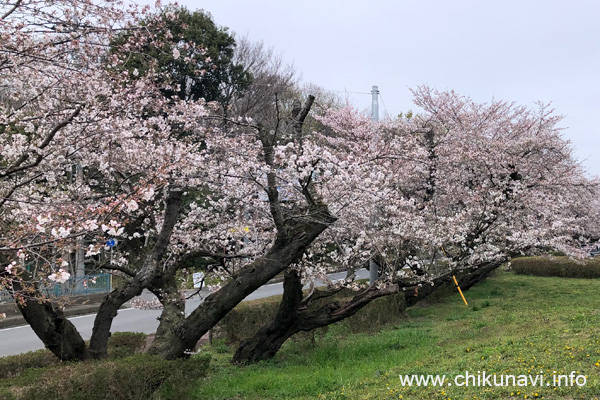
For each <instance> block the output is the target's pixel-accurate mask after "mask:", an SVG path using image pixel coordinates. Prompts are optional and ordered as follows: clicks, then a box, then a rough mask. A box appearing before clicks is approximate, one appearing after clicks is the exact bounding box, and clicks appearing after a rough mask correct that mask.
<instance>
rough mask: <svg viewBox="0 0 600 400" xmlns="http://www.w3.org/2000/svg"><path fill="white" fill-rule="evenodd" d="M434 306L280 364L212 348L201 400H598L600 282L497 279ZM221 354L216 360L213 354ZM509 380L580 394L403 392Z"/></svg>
mask: <svg viewBox="0 0 600 400" xmlns="http://www.w3.org/2000/svg"><path fill="white" fill-rule="evenodd" d="M466 297H467V300H468V301H469V305H470V307H466V306H465V305H464V304H463V303H462V301H461V299H460V297H459V296H458V294H453V295H451V296H449V297H445V298H442V299H438V300H430V301H428V302H427V304H424V303H423V304H420V305H419V306H416V307H414V308H412V309H410V310H409V311H408V312H407V315H406V319H405V320H403V321H398V324H397V325H395V326H388V327H386V328H383V329H382V330H381V332H379V333H377V334H350V333H349V330H348V328H347V327H346V328H344V327H343V326H334V327H332V328H331V329H329V331H328V332H327V333H323V334H321V335H320V336H319V337H317V342H316V343H317V344H316V346H315V347H313V345H312V344H311V343H310V341H308V340H304V341H296V342H292V343H289V344H286V346H284V348H283V349H282V351H281V352H280V354H279V355H278V356H277V357H276V359H275V360H273V361H271V362H268V363H264V364H260V365H256V366H250V367H245V368H239V367H234V366H231V365H229V363H228V360H229V359H230V357H231V350H228V349H226V348H224V346H220V347H218V346H217V347H215V348H213V349H211V350H209V351H210V352H213V353H214V354H215V359H214V360H213V364H212V367H211V368H212V371H211V372H210V373H209V377H208V378H206V379H204V380H200V381H198V386H197V389H196V391H195V392H194V397H193V398H197V399H284V398H289V399H292V398H293V399H296V398H297V399H313V398H326V399H399V398H403V399H498V398H502V399H506V398H547V399H548V398H549V399H579V398H581V399H594V398H600V329H598V328H600V309H599V308H598V307H599V305H600V302H599V300H600V280H597V279H596V280H584V279H565V278H542V277H529V276H517V275H513V274H511V273H507V272H499V273H497V274H496V275H495V276H493V277H491V278H489V279H488V280H486V281H485V282H483V283H481V284H479V285H477V286H476V287H474V288H472V289H471V290H470V291H468V292H467V293H466ZM217 350H220V352H219V351H217ZM466 370H468V371H471V372H477V371H484V370H485V371H486V372H487V373H494V372H496V373H499V374H500V373H504V374H514V375H519V374H537V373H539V372H540V371H541V372H544V374H545V377H544V379H545V380H546V381H550V380H551V376H552V374H553V372H554V371H558V373H560V374H568V373H570V372H571V371H578V372H579V373H581V374H583V375H586V376H587V379H588V381H587V385H586V386H585V387H582V388H578V387H575V388H573V387H571V388H564V387H563V388H558V389H553V388H552V387H548V388H546V387H543V388H540V387H525V388H522V387H521V388H520V387H508V388H489V387H488V388H481V387H480V388H476V387H469V388H465V387H461V388H459V387H456V386H452V387H444V388H441V387H429V388H424V387H420V388H416V387H402V386H401V384H400V380H399V378H398V375H399V374H403V375H404V374H447V375H449V376H451V377H453V376H455V375H457V374H462V373H464V371H466Z"/></svg>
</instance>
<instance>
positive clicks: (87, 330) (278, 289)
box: [0, 270, 369, 357]
mask: <svg viewBox="0 0 600 400" xmlns="http://www.w3.org/2000/svg"><path fill="white" fill-rule="evenodd" d="M345 276H346V273H345V272H340V273H336V274H331V275H329V277H330V278H331V279H332V280H337V279H342V278H344V277H345ZM357 276H358V279H365V278H368V277H369V272H368V271H367V270H360V271H358V273H357ZM281 293H283V283H272V284H268V285H265V286H262V287H261V288H259V289H258V290H256V291H255V292H253V293H252V294H250V295H249V296H248V297H246V298H245V299H244V301H245V300H254V299H260V298H264V297H269V296H274V295H277V294H281ZM141 297H142V298H143V299H144V300H149V299H151V298H152V297H153V295H152V294H151V293H149V292H146V293H143V294H142V296H141ZM201 302H202V299H201V298H200V297H198V296H195V297H192V298H191V299H189V300H188V301H187V302H186V304H185V310H186V314H189V313H190V312H192V311H193V310H194V309H196V307H198V305H199V304H200V303H201ZM160 313H161V310H141V309H138V308H124V309H121V310H119V313H118V315H117V316H116V317H115V319H114V320H113V323H112V330H111V331H112V332H143V333H154V332H156V328H157V327H158V320H157V319H156V318H157V317H158V316H160ZM95 317H96V314H88V315H80V316H75V317H71V318H69V320H70V321H71V322H73V324H74V325H75V327H76V328H77V330H78V331H79V333H80V334H81V336H82V337H83V339H84V340H88V339H89V338H90V336H91V335H92V326H93V324H94V318H95ZM0 344H1V345H0V357H4V356H9V355H13V354H20V353H25V352H28V351H32V350H39V349H43V348H44V344H43V343H42V341H41V340H40V339H39V338H38V337H37V336H36V334H35V333H34V332H33V330H32V329H31V328H30V327H29V325H21V326H14V327H11V328H5V329H0Z"/></svg>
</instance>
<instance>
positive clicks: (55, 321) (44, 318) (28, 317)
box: [10, 279, 90, 361]
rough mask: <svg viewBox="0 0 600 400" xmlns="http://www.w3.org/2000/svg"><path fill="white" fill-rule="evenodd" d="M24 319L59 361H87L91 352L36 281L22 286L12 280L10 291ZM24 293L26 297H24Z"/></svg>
mask: <svg viewBox="0 0 600 400" xmlns="http://www.w3.org/2000/svg"><path fill="white" fill-rule="evenodd" d="M10 291H11V294H12V295H13V298H15V300H16V303H17V306H18V307H19V310H20V311H21V314H23V318H25V321H27V323H28V324H29V325H30V326H31V329H33V331H34V332H35V334H36V335H37V336H38V337H39V338H40V339H41V340H42V342H43V343H44V345H45V346H46V348H47V349H48V350H50V351H51V352H52V353H54V355H56V357H58V358H59V359H61V360H62V361H74V360H87V359H89V358H90V353H89V351H88V349H87V347H86V345H85V342H84V341H83V338H82V337H81V335H80V334H79V332H78V331H77V329H76V328H75V326H74V325H73V324H72V323H71V322H70V321H69V320H68V319H67V318H66V317H65V315H64V313H63V312H62V310H61V309H60V308H59V307H58V306H57V305H56V304H55V303H53V302H52V301H50V299H44V298H43V297H42V295H41V293H40V292H39V290H38V288H37V284H32V286H31V287H29V285H27V287H24V285H23V284H22V282H21V281H20V280H18V279H15V280H13V282H12V289H11V290H10ZM23 293H28V295H27V296H33V298H31V297H28V298H27V299H25V301H20V300H23V299H22V296H23Z"/></svg>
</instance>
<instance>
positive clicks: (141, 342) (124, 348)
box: [0, 332, 146, 379]
mask: <svg viewBox="0 0 600 400" xmlns="http://www.w3.org/2000/svg"><path fill="white" fill-rule="evenodd" d="M145 346H146V334H144V333H137V332H115V333H113V334H112V335H111V336H110V338H109V340H108V356H109V358H111V359H113V358H123V357H127V356H131V355H133V354H136V353H141V352H142V351H143V350H144V347H145ZM58 363H60V360H59V359H58V358H56V356H55V355H54V354H52V352H51V351H50V350H36V351H30V352H28V353H23V354H18V355H15V356H7V357H1V358H0V379H7V378H15V377H17V376H19V375H20V374H21V373H23V371H25V370H27V369H29V368H44V367H49V366H52V365H55V364H58Z"/></svg>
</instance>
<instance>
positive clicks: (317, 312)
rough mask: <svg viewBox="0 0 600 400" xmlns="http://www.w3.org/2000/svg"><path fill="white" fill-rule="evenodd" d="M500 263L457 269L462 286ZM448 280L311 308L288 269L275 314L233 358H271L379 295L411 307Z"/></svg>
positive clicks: (369, 293) (392, 288) (449, 278)
mask: <svg viewBox="0 0 600 400" xmlns="http://www.w3.org/2000/svg"><path fill="white" fill-rule="evenodd" d="M500 265H501V262H493V263H487V264H484V265H482V266H480V267H479V268H476V269H474V270H470V271H466V272H464V273H457V274H456V275H457V276H458V278H459V280H460V286H461V288H462V289H463V290H468V289H469V288H471V287H472V286H473V285H475V284H476V283H477V282H480V281H482V280H483V279H485V278H486V277H487V276H488V275H489V273H490V272H491V271H493V270H494V269H496V268H497V267H498V266H500ZM447 284H451V285H452V286H454V283H453V279H452V276H451V275H449V274H446V275H444V276H440V277H439V278H437V279H435V280H434V285H431V284H423V285H422V286H415V285H414V283H408V282H402V281H398V282H396V283H394V284H390V285H388V286H386V287H384V288H377V287H376V286H371V287H369V288H368V289H366V290H364V291H363V292H361V293H359V294H357V295H356V296H354V297H353V298H352V299H351V300H349V301H347V302H346V303H344V304H338V303H337V302H335V301H331V302H329V303H327V304H325V305H323V306H321V307H319V308H317V309H310V308H309V307H308V306H307V304H306V302H305V301H304V300H303V299H302V296H303V295H302V285H301V281H300V276H299V275H298V274H297V273H295V272H294V273H286V275H285V280H284V292H283V298H282V300H281V303H280V305H279V310H278V312H277V314H276V315H275V318H274V319H273V320H272V321H271V322H270V323H269V324H267V325H264V326H263V327H262V328H260V329H259V330H258V332H256V334H255V335H254V336H253V337H252V338H250V339H247V340H244V341H242V343H240V345H239V347H238V349H237V350H236V352H235V354H234V356H233V359H232V362H233V363H238V364H241V363H244V364H247V363H255V362H258V361H262V360H269V359H271V358H273V357H274V356H275V354H277V352H278V351H279V349H280V348H281V346H282V345H283V343H285V341H286V340H287V339H289V338H290V337H292V336H293V335H294V334H296V333H298V332H302V331H305V332H306V331H311V330H313V329H316V328H320V327H324V326H327V325H330V324H333V323H335V322H338V321H341V320H343V319H345V318H348V317H350V316H352V315H354V314H356V313H357V312H358V311H359V310H360V309H362V308H363V307H364V306H366V305H367V304H369V303H370V302H371V301H373V300H375V299H377V298H379V297H383V296H388V295H391V294H397V293H404V296H405V304H406V306H407V307H410V306H413V305H415V304H416V303H418V302H419V301H421V300H423V299H425V298H426V297H427V296H429V295H430V294H432V293H433V292H435V291H436V290H439V289H440V288H441V287H444V286H445V285H447Z"/></svg>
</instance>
